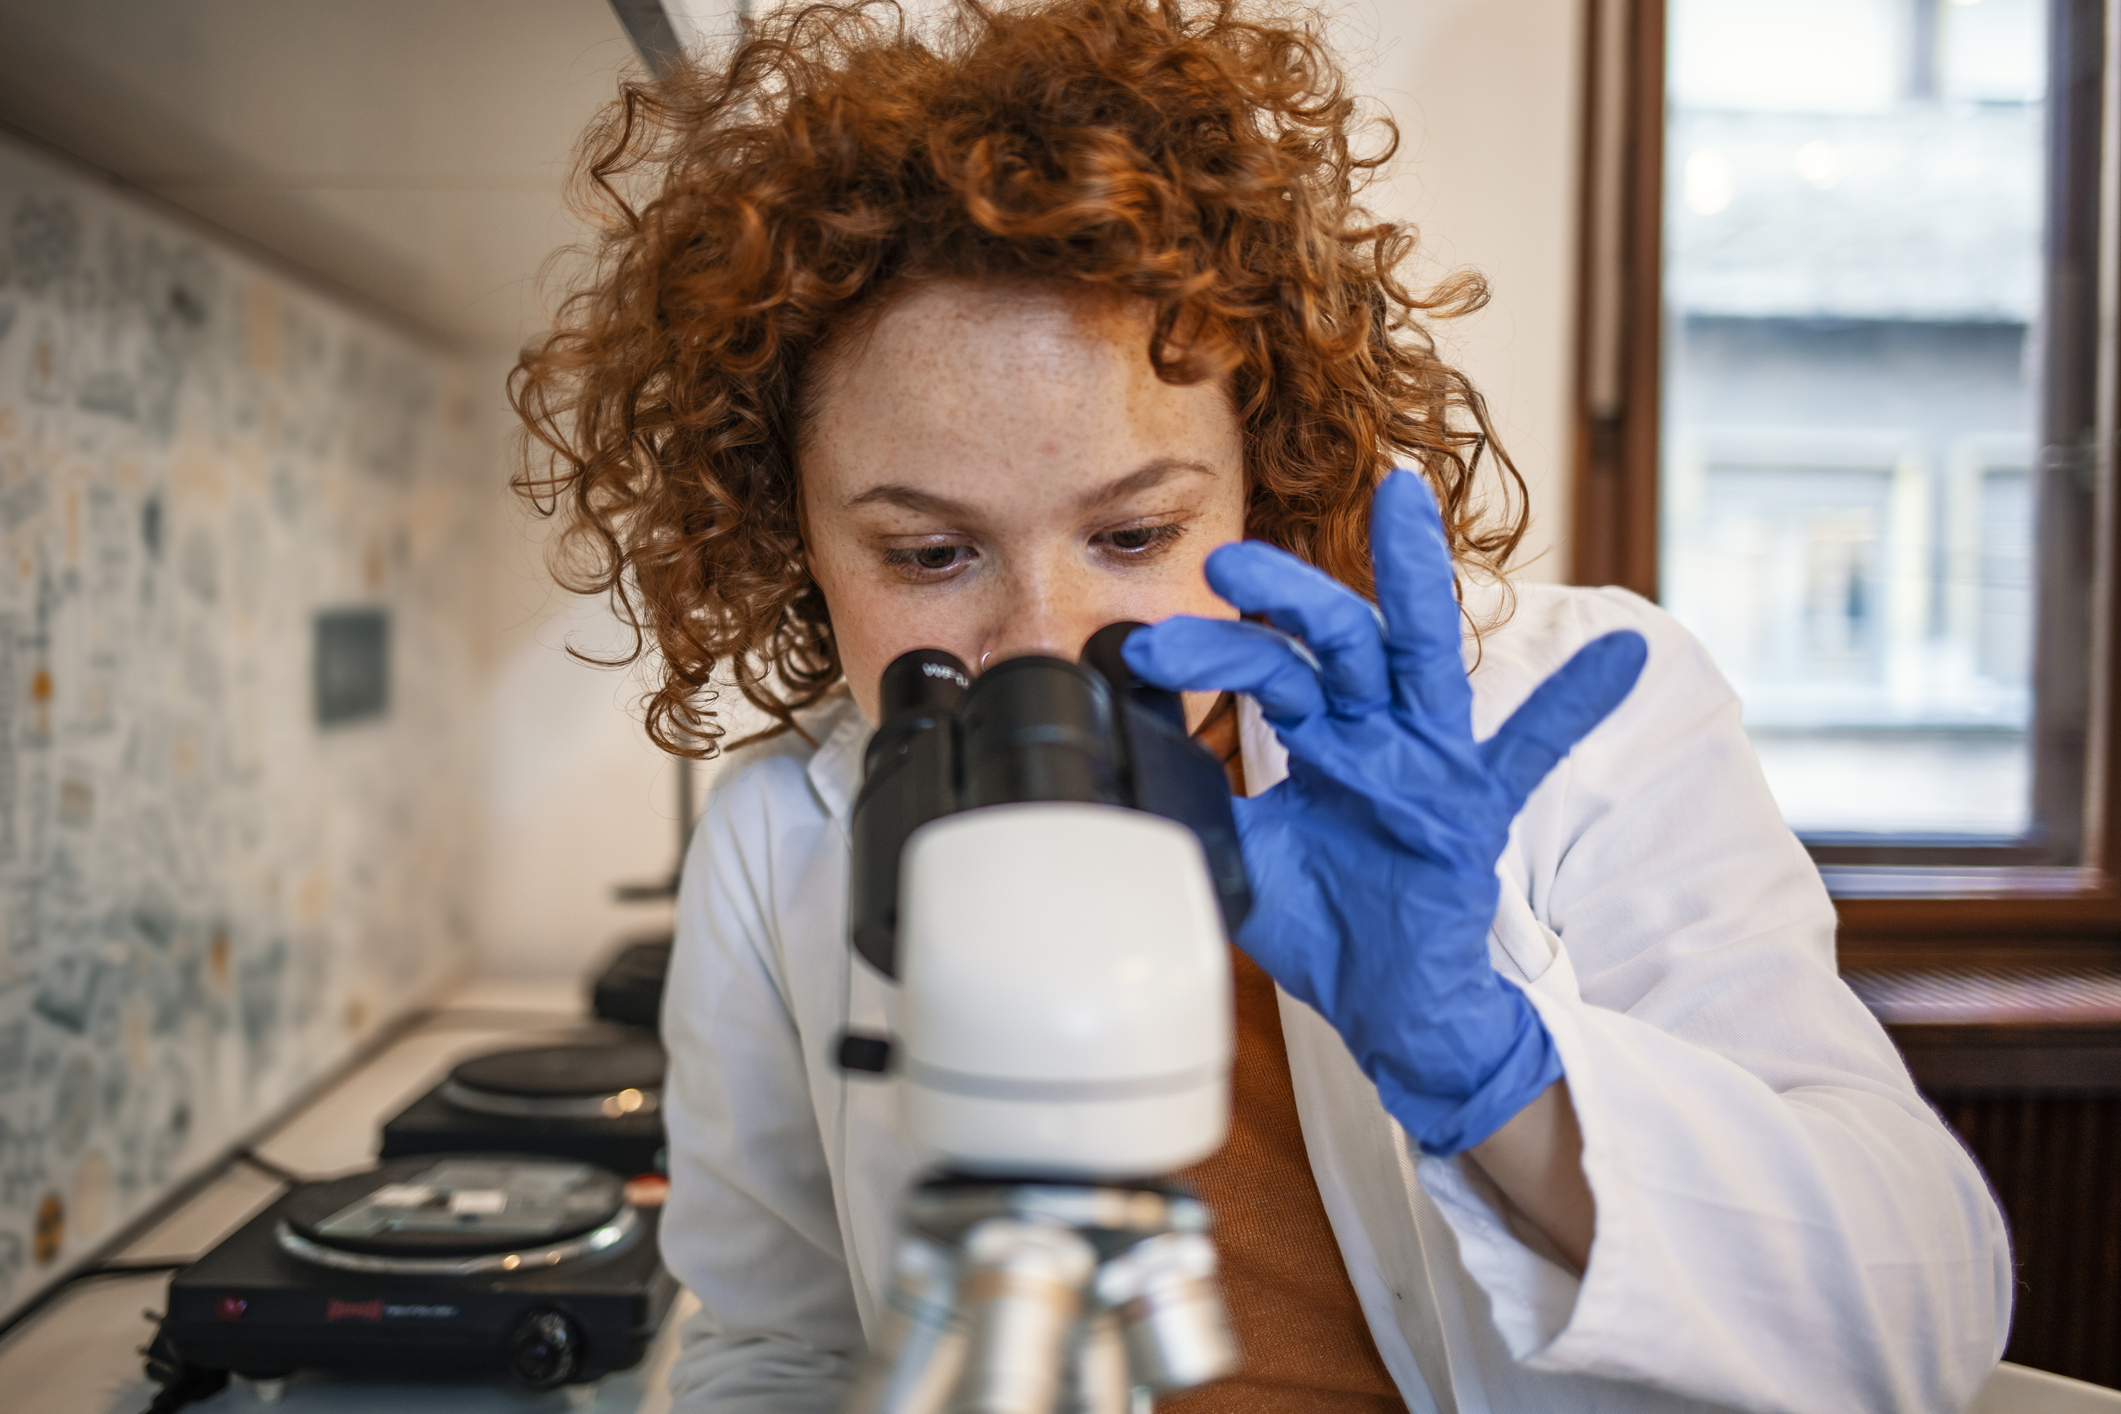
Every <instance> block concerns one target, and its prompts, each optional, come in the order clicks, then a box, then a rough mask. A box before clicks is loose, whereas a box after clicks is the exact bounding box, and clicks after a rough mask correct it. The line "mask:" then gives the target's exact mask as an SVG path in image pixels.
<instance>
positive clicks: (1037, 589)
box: [972, 575, 1122, 672]
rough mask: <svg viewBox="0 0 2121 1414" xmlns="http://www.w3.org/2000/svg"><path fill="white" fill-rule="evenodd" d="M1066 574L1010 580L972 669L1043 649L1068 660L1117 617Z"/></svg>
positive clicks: (1041, 651) (1073, 657)
mask: <svg viewBox="0 0 2121 1414" xmlns="http://www.w3.org/2000/svg"><path fill="white" fill-rule="evenodd" d="M1085 588H1086V587H1085V586H1077V585H1074V584H1071V583H1069V582H1068V580H1067V577H1065V576H1059V575H1053V576H1047V575H1039V576H1027V577H1025V579H1024V580H1023V581H1021V582H1019V583H1017V584H1015V585H1013V586H1012V592H1010V593H1009V594H1008V595H1007V596H1005V598H1004V600H1003V603H1002V604H1001V606H1000V612H999V613H998V614H997V615H996V616H995V618H994V619H993V621H992V622H991V623H990V624H989V626H988V630H987V633H986V635H985V638H984V641H983V642H982V643H981V645H980V654H979V661H978V662H977V663H975V664H973V665H972V666H973V668H974V670H975V671H982V672H983V671H985V670H986V669H988V668H990V667H992V666H993V665H994V664H996V663H1000V662H1003V661H1005V660H1007V659H1010V658H1024V657H1029V656H1031V655H1033V654H1042V655H1044V656H1046V657H1049V658H1065V659H1067V660H1068V661H1070V662H1073V661H1075V659H1076V658H1077V657H1079V656H1081V654H1082V651H1083V644H1084V643H1086V642H1088V641H1089V638H1090V635H1091V634H1093V633H1096V632H1097V631H1098V630H1099V629H1101V628H1103V627H1104V626H1105V625H1106V624H1107V623H1109V622H1111V621H1112V619H1114V618H1117V617H1122V616H1121V615H1119V614H1118V613H1117V612H1116V611H1115V612H1106V610H1107V608H1108V607H1109V606H1106V605H1103V604H1101V603H1099V602H1098V601H1097V598H1096V596H1095V595H1093V594H1089V593H1086V592H1084V589H1085Z"/></svg>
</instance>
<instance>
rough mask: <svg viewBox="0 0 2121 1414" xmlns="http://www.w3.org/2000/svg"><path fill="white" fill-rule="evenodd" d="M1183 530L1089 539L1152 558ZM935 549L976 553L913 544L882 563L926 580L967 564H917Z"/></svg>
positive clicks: (1145, 528)
mask: <svg viewBox="0 0 2121 1414" xmlns="http://www.w3.org/2000/svg"><path fill="white" fill-rule="evenodd" d="M1185 531H1186V528H1185V527H1184V526H1183V525H1176V524H1172V523H1169V522H1166V523H1165V524H1162V525H1130V526H1127V527H1125V528H1124V529H1121V530H1107V531H1104V532H1102V533H1100V534H1098V535H1096V536H1094V537H1092V539H1093V541H1095V542H1101V543H1103V544H1105V545H1108V546H1110V547H1111V549H1112V550H1113V551H1114V552H1115V553H1116V554H1118V555H1119V556H1121V557H1122V558H1123V559H1129V560H1146V559H1151V558H1153V557H1155V556H1156V555H1157V554H1158V553H1160V552H1161V551H1163V550H1164V549H1166V548H1167V547H1169V546H1170V545H1171V543H1172V542H1173V541H1175V540H1177V539H1178V538H1179V537H1180V536H1181V535H1183V534H1185ZM1120 535H1141V536H1143V537H1145V538H1144V539H1143V541H1142V543H1141V544H1139V545H1133V546H1121V545H1116V544H1113V537H1115V536H1120ZM938 550H950V551H959V552H965V553H966V554H968V555H970V554H974V553H976V552H973V550H972V547H971V546H970V545H949V544H943V545H914V546H909V547H905V548H901V549H895V550H886V551H884V563H885V564H886V565H889V566H890V567H891V568H893V569H896V570H901V571H904V572H905V573H907V574H908V575H909V576H910V577H912V578H914V579H921V580H930V581H932V580H938V579H942V578H945V577H946V576H948V575H950V574H952V573H953V572H955V571H956V570H957V568H958V567H959V566H960V565H964V564H967V563H970V561H969V559H960V558H953V559H952V560H951V561H950V562H949V563H948V564H943V565H924V564H922V563H921V556H923V555H927V554H932V553H934V552H935V551H938Z"/></svg>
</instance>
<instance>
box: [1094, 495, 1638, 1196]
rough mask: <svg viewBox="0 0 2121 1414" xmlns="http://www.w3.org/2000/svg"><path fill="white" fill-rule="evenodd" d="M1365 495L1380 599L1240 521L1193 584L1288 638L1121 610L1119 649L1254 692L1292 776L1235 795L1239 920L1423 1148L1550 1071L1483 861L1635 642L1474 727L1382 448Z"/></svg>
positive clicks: (1609, 687) (1428, 506)
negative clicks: (1243, 893)
mask: <svg viewBox="0 0 2121 1414" xmlns="http://www.w3.org/2000/svg"><path fill="white" fill-rule="evenodd" d="M1371 509H1372V519H1371V554H1372V558H1373V559H1374V561H1375V563H1376V570H1377V597H1378V601H1379V604H1380V606H1381V608H1382V610H1383V612H1382V614H1380V613H1379V612H1378V611H1377V610H1373V609H1372V608H1371V607H1370V605H1369V604H1367V603H1365V602H1364V601H1363V600H1362V599H1361V598H1359V597H1358V596H1357V595H1356V594H1355V593H1354V592H1353V591H1352V590H1350V589H1348V588H1346V587H1345V586H1343V585H1341V584H1340V583H1339V582H1337V581H1335V580H1333V579H1331V578H1328V577H1327V576H1326V575H1325V574H1323V573H1321V572H1320V571H1318V570H1316V569H1313V568H1312V567H1311V566H1309V565H1306V564H1304V563H1303V562H1302V561H1301V560H1298V559H1297V558H1295V557H1294V556H1293V555H1289V554H1287V553H1285V552H1284V551H1281V550H1278V549H1275V548H1274V547H1272V546H1270V545H1265V544H1262V543H1259V542H1257V541H1246V542H1244V543H1242V544H1238V545H1226V546H1224V547H1223V548H1221V549H1219V550H1217V551H1216V552H1215V553H1214V554H1212V555H1210V556H1209V557H1208V565H1207V570H1208V582H1209V584H1210V585H1211V586H1212V587H1213V588H1214V590H1215V592H1216V593H1217V594H1220V595H1221V596H1222V597H1223V598H1225V599H1227V600H1228V601H1229V602H1230V603H1232V604H1233V605H1235V606H1236V607H1237V608H1238V610H1239V611H1240V612H1242V613H1246V614H1264V615H1266V616H1267V617H1268V618H1269V619H1270V620H1271V621H1272V622H1273V623H1274V624H1275V625H1277V626H1280V627H1284V628H1286V629H1288V630H1289V631H1290V632H1292V633H1294V634H1295V635H1297V637H1299V638H1301V639H1302V644H1301V645H1299V644H1298V643H1297V642H1295V641H1293V640H1292V639H1291V638H1289V637H1288V636H1287V635H1285V634H1283V633H1279V632H1277V631H1276V630H1275V629H1273V628H1268V627H1264V626H1262V625H1259V624H1252V623H1244V622H1239V621H1232V620H1226V619H1198V618H1174V619H1168V620H1166V621H1164V622H1163V623H1161V624H1157V625H1155V626H1153V627H1151V628H1147V629H1142V630H1138V631H1137V632H1136V633H1135V634H1134V635H1133V637H1131V638H1129V639H1128V640H1127V645H1126V656H1127V662H1128V664H1129V665H1130V666H1131V667H1132V668H1133V669H1134V671H1135V672H1137V673H1139V674H1140V675H1141V676H1142V677H1143V678H1144V679H1146V680H1147V681H1149V682H1152V683H1155V684H1157V685H1159V686H1161V687H1165V688H1170V689H1174V690H1179V689H1186V690H1193V691H1208V690H1214V691H1230V692H1245V693H1250V694H1251V695H1252V696H1253V697H1255V698H1257V699H1258V701H1259V704H1260V707H1261V709H1262V710H1263V712H1264V714H1265V716H1266V719H1267V721H1268V722H1269V723H1270V724H1271V725H1272V726H1273V728H1274V731H1275V733H1276V735H1278V736H1279V737H1280V738H1281V741H1282V744H1283V745H1284V746H1286V747H1287V748H1288V750H1289V777H1288V779H1287V780H1286V781H1283V782H1282V783H1281V784H1280V785H1277V786H1276V787H1274V788H1273V789H1272V790H1270V791H1268V792H1266V793H1265V794H1264V795H1260V796H1256V797H1254V798H1252V799H1250V800H1240V801H1237V802H1235V804H1236V807H1237V825H1238V832H1239V838H1240V841H1241V843H1242V847H1243V850H1244V856H1245V865H1246V868H1247V870H1248V872H1249V873H1250V875H1251V882H1252V899H1253V903H1252V912H1251V915H1250V916H1249V917H1248V918H1247V919H1246V920H1245V924H1244V927H1243V928H1242V929H1241V930H1240V936H1239V937H1238V938H1237V942H1238V944H1239V945H1240V946H1241V947H1243V948H1244V950H1245V951H1246V952H1247V953H1249V954H1251V956H1252V958H1253V960H1254V961H1256V962H1258V963H1259V965H1260V966H1261V967H1262V968H1264V969H1265V970H1266V971H1267V973H1268V974H1269V975H1270V976H1272V977H1273V978H1274V980H1275V981H1276V982H1278V983H1280V984H1281V986H1282V988H1283V989H1284V990H1285V991H1287V992H1288V993H1289V994H1290V995H1291V996H1294V997H1296V998H1298V999H1300V1000H1302V1001H1304V1002H1306V1003H1308V1004H1310V1005H1311V1006H1312V1007H1315V1008H1316V1009H1317V1010H1318V1011H1319V1013H1320V1014H1322V1015H1323V1016H1324V1017H1325V1018H1326V1020H1328V1021H1329V1022H1331V1023H1332V1024H1333V1027H1334V1029H1335V1030H1337V1031H1339V1032H1340V1034H1341V1037H1342V1039H1344V1040H1345V1041H1346V1042H1347V1044H1348V1049H1349V1050H1350V1051H1351V1052H1353V1053H1354V1056H1355V1059H1356V1061H1357V1062H1358V1063H1359V1064H1360V1065H1361V1066H1362V1069H1363V1073H1364V1074H1365V1075H1368V1076H1369V1077H1370V1079H1371V1080H1372V1081H1373V1082H1374V1083H1375V1084H1376V1086H1377V1089H1378V1093H1379V1095H1380V1096H1381V1097H1382V1099H1383V1101H1384V1105H1385V1108H1386V1109H1387V1110H1388V1111H1389V1112H1390V1113H1391V1114H1392V1116H1393V1117H1394V1118H1395V1119H1397V1120H1398V1121H1399V1122H1400V1123H1401V1124H1402V1125H1403V1126H1405V1128H1406V1130H1407V1132H1408V1133H1409V1134H1411V1135H1413V1136H1414V1137H1415V1138H1416V1139H1417V1140H1418V1141H1419V1142H1420V1144H1421V1146H1422V1148H1423V1149H1424V1150H1425V1151H1427V1152H1428V1153H1432V1154H1455V1153H1458V1152H1459V1151H1461V1150H1463V1149H1468V1148H1471V1147H1472V1146H1473V1145H1475V1144H1478V1143H1479V1142H1480V1141H1481V1140H1483V1139H1485V1138H1487V1137H1488V1136H1489V1135H1490V1134H1493V1133H1494V1132H1495V1131H1496V1130H1497V1129H1500V1128H1501V1127H1502V1125H1503V1124H1504V1122H1505V1121H1507V1120H1508V1119H1509V1118H1510V1117H1511V1116H1512V1115H1514V1114H1516V1113H1517V1112H1518V1111H1519V1110H1520V1109H1522V1108H1524V1106H1525V1105H1527V1104H1529V1103H1530V1102H1531V1101H1532V1100H1533V1099H1534V1098H1536V1097H1537V1096H1538V1095H1539V1094H1540V1092H1541V1091H1543V1090H1545V1089H1546V1087H1547V1086H1548V1085H1550V1084H1552V1083H1553V1082H1554V1081H1555V1080H1556V1079H1558V1078H1560V1076H1561V1061H1560V1058H1559V1057H1558V1056H1557V1055H1556V1054H1555V1051H1554V1045H1553V1041H1552V1040H1551V1038H1549V1036H1548V1035H1547V1031H1546V1027H1545V1025H1544V1024H1543V1023H1542V1022H1541V1021H1540V1020H1539V1015H1538V1013H1537V1012H1536V1011H1535V1010H1533V1008H1532V1004H1531V1003H1530V1002H1529V1001H1528V1000H1527V999H1526V998H1525V996H1524V994H1523V993H1522V992H1520V991H1519V990H1518V989H1517V988H1516V987H1514V986H1512V985H1511V984H1509V983H1507V982H1505V981H1503V979H1502V978H1501V977H1500V976H1499V975H1498V974H1497V973H1496V971H1495V969H1494V967H1493V966H1492V965H1491V964H1490V962H1489V961H1488V942H1487V938H1488V929H1489V927H1490V925H1491V924H1492V923H1493V921H1494V917H1495V906H1496V902H1497V899H1498V897H1499V892H1500V887H1501V886H1500V883H1499V881H1498V880H1497V878H1496V874H1495V863H1496V860H1497V859H1499V858H1500V857H1501V855H1502V851H1503V846H1504V844H1505V843H1506V841H1507V840H1508V837H1509V832H1510V822H1511V821H1512V820H1514V819H1515V818H1516V817H1517V812H1518V811H1519V810H1520V809H1522V808H1523V806H1524V802H1525V798H1526V797H1527V796H1528V795H1530V794H1531V793H1532V790H1533V788H1534V787H1535V786H1537V785H1538V784H1539V782H1540V781H1541V780H1543V779H1545V777H1546V775H1547V772H1549V771H1550V770H1552V769H1553V767H1554V765H1555V763H1557V762H1558V761H1560V760H1561V758H1562V757H1564V756H1566V755H1567V754H1568V753H1569V751H1570V749H1571V748H1572V747H1574V746H1575V744H1576V742H1577V741H1578V740H1579V739H1580V738H1581V737H1582V736H1583V735H1584V734H1585V733H1586V732H1588V731H1590V729H1591V728H1592V727H1594V726H1596V725H1597V724H1598V723H1599V722H1600V721H1602V720H1603V719H1604V718H1605V716H1606V714H1607V713H1609V712H1611V711H1612V710H1613V708H1614V707H1615V706H1617V705H1618V704H1619V703H1620V700H1621V699H1622V698H1624V697H1626V696H1627V694H1628V691H1629V689H1631V688H1632V687H1633V686H1634V685H1635V679H1636V677H1637V676H1638V675H1639V674H1640V673H1641V671H1642V665H1643V661H1644V659H1645V658H1646V657H1647V656H1648V647H1647V645H1646V644H1645V643H1644V642H1643V639H1642V636H1641V635H1640V634H1636V633H1626V632H1623V633H1611V634H1607V635H1606V636H1604V637H1603V638H1599V639H1595V640H1593V641H1592V642H1591V643H1589V644H1586V645H1585V646H1584V647H1583V648H1582V649H1581V650H1579V651H1578V652H1577V654H1576V655H1575V656H1574V657H1573V658H1571V659H1570V660H1569V661H1568V662H1567V663H1566V664H1564V665H1563V666H1562V668H1561V669H1560V670H1559V671H1558V672H1556V673H1555V674H1554V675H1553V676H1552V677H1550V678H1548V679H1547V680H1546V681H1545V682H1543V683H1541V684H1540V685H1539V687H1538V688H1537V689H1535V690H1534V691H1533V693H1532V695H1531V696H1530V698H1528V699H1527V700H1526V701H1525V703H1524V705H1523V706H1521V707H1519V708H1518V709H1517V711H1516V712H1515V713H1514V714H1512V715H1511V717H1510V719H1509V720H1508V721H1507V722H1505V723H1504V724H1503V726H1502V729H1501V730H1500V731H1498V732H1496V733H1495V735H1494V736H1492V737H1490V738H1489V739H1488V740H1487V741H1484V742H1476V741H1474V740H1473V729H1472V703H1473V691H1472V686H1471V684H1470V683H1468V682H1467V680H1466V672H1465V666H1464V662H1463V659H1462V658H1461V656H1460V648H1459V607H1458V600H1457V597H1456V595H1455V594H1454V593H1453V580H1452V569H1451V554H1450V549H1449V544H1448V542H1447V541H1446V539H1445V537H1444V529H1443V523H1442V520H1441V518H1440V517H1439V516H1438V514H1437V509H1436V501H1435V498H1434V497H1433V496H1432V495H1431V494H1430V492H1429V488H1428V485H1427V483H1426V482H1424V481H1423V480H1422V479H1421V478H1419V477H1417V476H1414V475H1412V474H1410V473H1408V472H1404V471H1395V472H1393V473H1392V474H1391V476H1389V477H1388V478H1386V480H1385V483H1384V485H1383V486H1381V487H1380V488H1379V489H1378V492H1377V496H1376V499H1375V500H1374V502H1373V503H1372V507H1371ZM1304 645H1308V648H1309V651H1308V652H1307V651H1305V646H1304Z"/></svg>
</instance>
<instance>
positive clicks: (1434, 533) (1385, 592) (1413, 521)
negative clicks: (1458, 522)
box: [1370, 471, 1473, 717]
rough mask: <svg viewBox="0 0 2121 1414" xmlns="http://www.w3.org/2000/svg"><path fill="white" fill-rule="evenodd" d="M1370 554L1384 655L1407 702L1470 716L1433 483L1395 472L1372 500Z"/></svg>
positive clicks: (1454, 595) (1453, 584) (1451, 577)
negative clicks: (1381, 617)
mask: <svg viewBox="0 0 2121 1414" xmlns="http://www.w3.org/2000/svg"><path fill="white" fill-rule="evenodd" d="M1370 559H1371V563H1372V564H1373V565H1375V567H1376V572H1377V603H1378V607H1380V608H1381V609H1383V610H1384V616H1385V655H1386V657H1387V659H1388V660H1389V661H1390V663H1391V671H1392V680H1393V682H1394V684H1395V685H1396V686H1397V687H1398V689H1399V690H1400V692H1401V694H1402V696H1403V699H1404V701H1405V702H1406V705H1407V706H1409V707H1413V708H1416V709H1418V710H1422V711H1428V712H1441V713H1449V714H1452V715H1454V716H1458V717H1464V716H1466V715H1467V714H1468V713H1470V711H1471V709H1472V702H1473V689H1472V686H1471V684H1469V683H1468V682H1467V681H1466V668H1465V659H1464V658H1463V657H1462V656H1461V651H1462V650H1461V649H1460V646H1459V609H1458V590H1457V578H1456V575H1455V572H1454V571H1453V569H1452V567H1451V541H1450V537H1449V536H1448V535H1447V534H1445V532H1444V526H1443V514H1442V512H1441V511H1439V510H1438V509H1437V506H1436V497H1435V495H1434V494H1433V493H1432V492H1431V491H1430V490H1429V483H1428V482H1426V481H1424V480H1423V479H1422V478H1421V477H1419V476H1416V475H1415V474H1414V473H1412V472H1410V471H1395V472H1393V473H1392V474H1391V475H1389V476H1387V477H1386V478H1385V480H1384V484H1383V485H1382V486H1379V487H1378V488H1377V495H1376V496H1375V497H1374V498H1373V499H1372V500H1371V502H1370Z"/></svg>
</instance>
